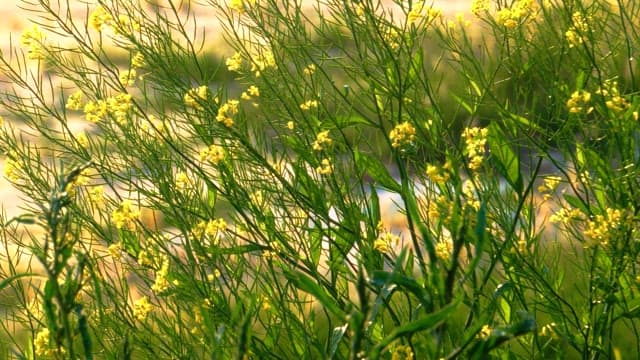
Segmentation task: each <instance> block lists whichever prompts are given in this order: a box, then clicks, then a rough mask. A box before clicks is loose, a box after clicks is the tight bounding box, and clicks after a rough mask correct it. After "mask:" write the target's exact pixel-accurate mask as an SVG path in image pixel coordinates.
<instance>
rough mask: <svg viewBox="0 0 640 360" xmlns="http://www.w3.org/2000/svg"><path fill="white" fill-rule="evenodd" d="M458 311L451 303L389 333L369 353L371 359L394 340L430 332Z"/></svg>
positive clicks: (455, 304)
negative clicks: (426, 331)
mask: <svg viewBox="0 0 640 360" xmlns="http://www.w3.org/2000/svg"><path fill="white" fill-rule="evenodd" d="M457 309H458V303H452V304H449V305H447V306H446V307H444V308H442V309H440V310H438V311H437V312H434V313H432V314H429V315H426V316H424V317H422V318H420V319H417V320H414V321H410V322H408V323H406V324H404V325H401V326H399V327H397V328H395V329H393V331H392V332H391V334H389V335H388V336H387V337H386V338H384V339H383V340H382V341H380V343H378V344H377V345H376V346H375V347H374V348H373V350H372V351H371V356H370V358H371V359H377V358H378V357H379V356H380V353H381V352H382V350H383V349H384V348H385V347H387V346H388V345H389V344H391V343H392V342H393V341H395V340H396V339H398V338H400V337H403V336H411V335H413V334H415V333H417V332H420V331H425V330H430V329H432V328H434V327H436V326H438V325H439V324H440V323H442V322H443V321H444V320H446V319H447V318H449V317H450V316H451V315H453V313H454V312H455V311H456V310H457Z"/></svg>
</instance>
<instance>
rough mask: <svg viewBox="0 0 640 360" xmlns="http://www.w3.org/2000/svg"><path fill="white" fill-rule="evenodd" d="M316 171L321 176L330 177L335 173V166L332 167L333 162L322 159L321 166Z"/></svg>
mask: <svg viewBox="0 0 640 360" xmlns="http://www.w3.org/2000/svg"><path fill="white" fill-rule="evenodd" d="M316 171H317V172H318V173H319V174H320V175H329V174H331V173H332V172H333V166H332V165H331V161H330V160H329V159H322V161H321V162H320V166H318V167H317V168H316Z"/></svg>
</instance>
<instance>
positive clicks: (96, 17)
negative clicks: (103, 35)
mask: <svg viewBox="0 0 640 360" xmlns="http://www.w3.org/2000/svg"><path fill="white" fill-rule="evenodd" d="M112 22H113V16H111V14H109V13H108V12H107V10H106V9H105V8H104V7H102V6H101V5H98V6H97V7H96V8H95V9H94V10H93V11H92V12H91V14H90V15H89V26H91V27H92V28H94V29H95V30H96V31H102V28H103V26H105V25H106V26H108V25H111V23H112Z"/></svg>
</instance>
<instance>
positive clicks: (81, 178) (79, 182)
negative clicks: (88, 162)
mask: <svg viewBox="0 0 640 360" xmlns="http://www.w3.org/2000/svg"><path fill="white" fill-rule="evenodd" d="M90 173H91V170H90V169H84V170H82V171H81V172H80V174H78V176H76V178H75V179H73V181H71V182H70V183H68V184H67V186H66V188H65V189H64V190H65V191H66V192H67V194H69V196H73V195H75V193H76V189H77V188H78V187H80V186H85V185H88V184H89V180H90V177H89V174H90Z"/></svg>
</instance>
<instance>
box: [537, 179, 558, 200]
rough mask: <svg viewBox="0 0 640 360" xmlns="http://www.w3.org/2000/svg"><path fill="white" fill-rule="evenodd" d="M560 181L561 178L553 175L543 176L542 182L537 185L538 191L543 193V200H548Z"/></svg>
mask: <svg viewBox="0 0 640 360" xmlns="http://www.w3.org/2000/svg"><path fill="white" fill-rule="evenodd" d="M560 181H562V178H561V177H559V176H555V175H550V176H545V177H544V180H543V182H542V184H541V185H540V186H538V192H539V193H542V194H544V195H543V198H544V200H549V199H550V198H551V194H552V193H553V192H554V191H556V188H557V187H558V185H559V184H560Z"/></svg>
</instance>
